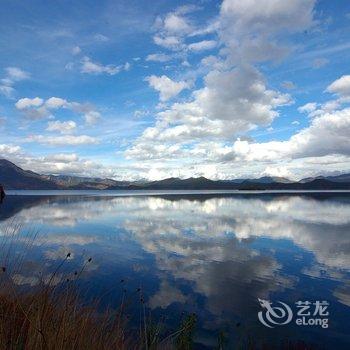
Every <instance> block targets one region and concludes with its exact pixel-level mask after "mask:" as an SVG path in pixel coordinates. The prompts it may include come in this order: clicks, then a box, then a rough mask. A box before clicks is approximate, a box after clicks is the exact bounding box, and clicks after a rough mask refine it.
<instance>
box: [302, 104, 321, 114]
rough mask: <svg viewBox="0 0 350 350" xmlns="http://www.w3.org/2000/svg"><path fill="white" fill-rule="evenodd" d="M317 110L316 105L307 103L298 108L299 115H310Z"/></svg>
mask: <svg viewBox="0 0 350 350" xmlns="http://www.w3.org/2000/svg"><path fill="white" fill-rule="evenodd" d="M316 109H317V103H315V102H309V103H306V104H305V105H303V106H301V107H299V108H298V111H299V112H300V113H311V112H314V111H315V110H316Z"/></svg>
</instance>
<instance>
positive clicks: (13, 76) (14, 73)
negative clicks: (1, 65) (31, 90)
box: [5, 67, 30, 81]
mask: <svg viewBox="0 0 350 350" xmlns="http://www.w3.org/2000/svg"><path fill="white" fill-rule="evenodd" d="M5 71H6V73H7V77H8V79H10V80H12V81H20V80H25V79H28V78H29V77H30V74H29V73H28V72H25V71H24V70H22V69H20V68H18V67H7V68H5Z"/></svg>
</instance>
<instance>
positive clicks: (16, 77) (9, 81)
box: [0, 67, 30, 98]
mask: <svg viewBox="0 0 350 350" xmlns="http://www.w3.org/2000/svg"><path fill="white" fill-rule="evenodd" d="M5 72H6V76H5V77H4V78H2V79H1V80H0V94H2V95H4V96H5V97H6V98H13V95H14V93H15V89H14V87H13V85H14V84H15V83H16V82H19V81H21V80H25V79H28V78H29V77H30V74H29V73H28V72H25V71H24V70H22V69H20V68H18V67H7V68H5Z"/></svg>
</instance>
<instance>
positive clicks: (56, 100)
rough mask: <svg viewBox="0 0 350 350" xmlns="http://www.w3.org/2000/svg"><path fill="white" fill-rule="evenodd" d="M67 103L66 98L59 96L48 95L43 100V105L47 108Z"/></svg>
mask: <svg viewBox="0 0 350 350" xmlns="http://www.w3.org/2000/svg"><path fill="white" fill-rule="evenodd" d="M67 105H68V102H67V100H65V99H63V98H60V97H50V98H49V99H47V100H46V101H45V106H46V107H47V108H49V109H57V108H62V107H65V106H67Z"/></svg>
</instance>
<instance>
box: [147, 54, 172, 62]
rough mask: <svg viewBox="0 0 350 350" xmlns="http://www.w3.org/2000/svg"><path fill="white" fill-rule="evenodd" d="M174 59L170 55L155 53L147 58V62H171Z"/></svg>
mask: <svg viewBox="0 0 350 350" xmlns="http://www.w3.org/2000/svg"><path fill="white" fill-rule="evenodd" d="M171 59H172V57H171V56H170V55H166V54H164V53H153V54H150V55H148V56H147V57H146V61H153V62H167V61H170V60H171Z"/></svg>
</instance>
